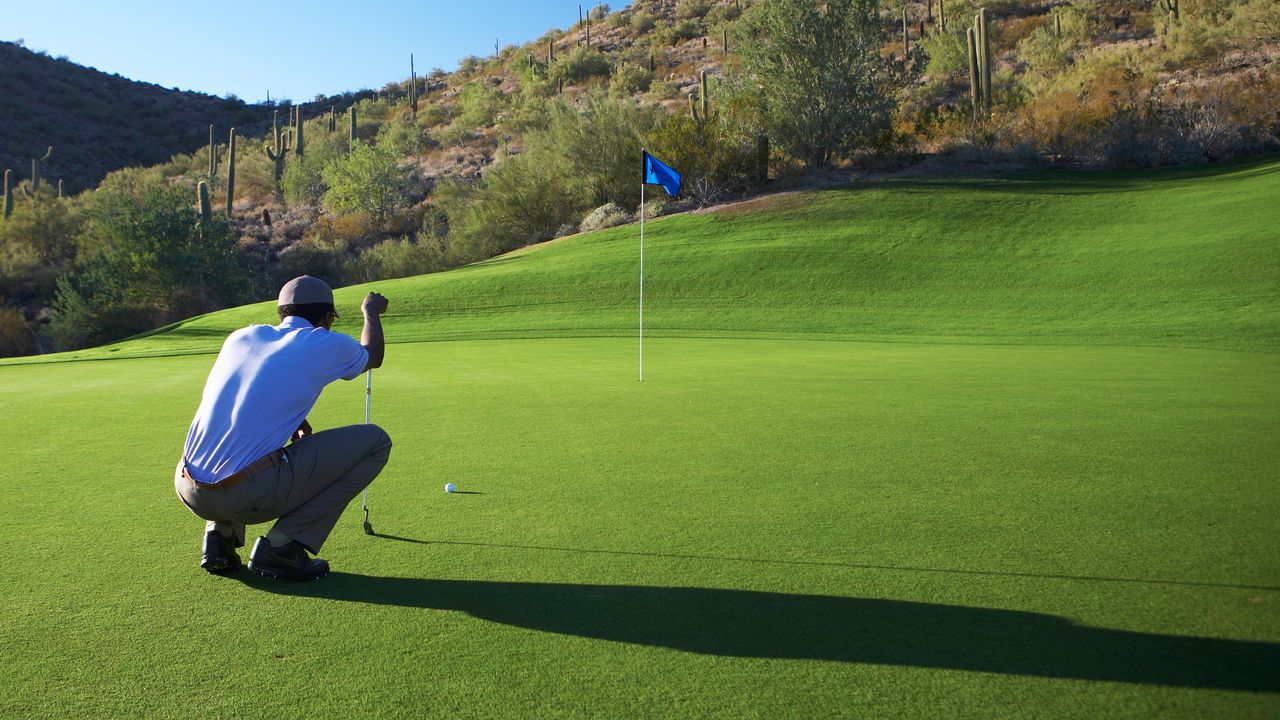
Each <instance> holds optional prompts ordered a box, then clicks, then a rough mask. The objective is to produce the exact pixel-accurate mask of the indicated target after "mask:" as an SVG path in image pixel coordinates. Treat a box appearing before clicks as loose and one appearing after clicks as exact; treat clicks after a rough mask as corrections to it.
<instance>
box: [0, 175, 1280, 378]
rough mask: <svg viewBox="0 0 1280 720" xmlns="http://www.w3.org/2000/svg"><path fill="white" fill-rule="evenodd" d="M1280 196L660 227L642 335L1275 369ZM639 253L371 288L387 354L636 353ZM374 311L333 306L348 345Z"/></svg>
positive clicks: (789, 199)
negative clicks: (1091, 352)
mask: <svg viewBox="0 0 1280 720" xmlns="http://www.w3.org/2000/svg"><path fill="white" fill-rule="evenodd" d="M1277 194H1280V162H1276V161H1274V160H1271V161H1265V162H1258V161H1254V162H1251V163H1245V164H1235V165H1228V166H1224V167H1219V168H1216V169H1215V170H1214V171H1213V172H1211V173H1208V174H1205V173H1189V172H1186V171H1164V172H1159V173H1149V172H1148V173H1111V174H1095V173H1087V174H1071V175H1068V174H1060V173H1055V174H1045V175H1023V176H1014V177H1009V178H1001V179H985V180H963V179H948V180H909V179H908V180H891V181H884V182H876V183H871V184H869V185H867V186H865V187H859V188H857V189H850V190H829V191H824V192H819V193H809V194H798V195H786V196H779V197H775V198H766V199H762V200H757V201H755V202H753V203H749V204H747V205H746V206H745V207H740V208H739V209H736V210H729V211H722V212H718V213H711V214H704V215H685V216H676V217H668V218H661V219H658V220H656V221H654V222H652V223H650V224H648V226H647V231H646V252H647V256H646V262H647V274H648V277H647V282H646V292H647V295H646V300H647V306H646V309H647V317H646V322H647V327H648V329H649V331H650V332H651V333H653V334H655V335H710V336H741V335H768V336H809V337H817V336H822V337H831V336H836V337H840V338H844V339H863V340H866V339H888V340H909V341H926V342H948V341H952V342H984V343H1070V344H1087V345H1134V344H1138V345H1176V346H1183V347H1212V348H1230V349H1241V350H1253V351H1262V352H1276V351H1280V323H1277V322H1276V321H1275V320H1276V318H1277V317H1278V316H1280V260H1278V256H1277V255H1278V254H1277V247H1276V246H1277V240H1276V235H1275V231H1274V226H1275V217H1276V215H1275V207H1274V197H1276V196H1277ZM637 246H638V228H637V227H636V226H634V225H631V226H626V227H621V228H615V229H613V230H610V231H607V232H601V233H595V234H591V235H586V236H581V237H575V238H572V239H566V240H561V241H558V242H553V243H548V244H545V245H540V246H535V247H531V248H528V249H526V250H523V251H518V252H515V253H511V254H509V255H506V256H503V257H500V258H496V259H494V260H490V261H488V262H484V263H480V264H478V265H474V266H471V267H467V268H462V269H459V270H455V271H452V272H448V273H442V274H437V275H428V276H420V277H415V278H407V279H403V280H396V281H387V282H382V283H377V287H378V289H380V290H382V291H383V292H384V293H385V294H387V295H388V296H389V297H390V298H391V299H392V303H393V304H392V313H391V316H390V317H389V318H388V325H389V327H390V328H391V331H390V333H389V334H390V337H391V339H392V341H397V342H406V341H420V340H440V339H476V338H493V337H512V336H516V337H525V336H623V335H627V334H630V333H631V332H632V330H633V328H634V327H635V324H636V312H635V305H636V282H637V273H638V247H637ZM364 291H365V288H352V289H349V290H346V291H340V292H339V293H338V298H339V303H340V305H341V306H342V307H341V308H340V309H342V310H345V311H346V313H347V316H348V318H352V319H351V320H349V321H348V322H349V323H350V324H348V325H347V326H346V327H348V328H352V327H354V326H355V323H356V319H357V318H358V312H357V311H356V307H357V303H358V302H359V298H360V297H361V296H362V293H363V292H364ZM270 318H271V308H270V304H269V303H268V304H263V305H255V306H247V307H245V308H240V309H238V310H232V311H228V312H224V313H218V314H215V315H210V316H207V317H203V318H198V319H195V320H191V321H187V322H185V323H182V324H181V325H180V326H179V327H178V328H177V329H176V330H170V331H165V332H160V333H158V334H156V335H154V336H153V337H151V338H147V339H143V340H137V341H131V342H125V343H122V344H120V345H117V346H110V347H107V348H100V349H94V350H87V351H82V352H77V353H71V354H68V355H63V356H60V357H61V358H64V359H69V358H92V357H112V356H142V355H153V354H154V355H165V354H173V353H180V352H210V351H215V350H216V349H217V347H218V344H219V343H220V342H221V339H222V338H223V337H225V335H226V333H227V332H229V331H230V330H232V329H234V328H236V327H240V326H242V325H244V324H247V323H250V322H264V321H269V320H270ZM340 327H341V326H340ZM28 361H30V360H28V359H18V360H16V362H19V363H21V362H28ZM11 362H14V361H11Z"/></svg>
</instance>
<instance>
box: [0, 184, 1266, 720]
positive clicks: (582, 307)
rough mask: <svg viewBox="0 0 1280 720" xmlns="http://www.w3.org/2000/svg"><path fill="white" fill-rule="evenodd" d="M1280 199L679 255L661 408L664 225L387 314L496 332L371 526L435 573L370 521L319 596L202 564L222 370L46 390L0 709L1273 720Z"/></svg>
mask: <svg viewBox="0 0 1280 720" xmlns="http://www.w3.org/2000/svg"><path fill="white" fill-rule="evenodd" d="M1278 169H1280V165H1278V164H1276V163H1275V162H1269V163H1261V164H1254V165H1247V166H1238V167H1235V168H1230V169H1227V170H1226V171H1224V172H1219V173H1216V174H1213V175H1210V176H1207V177H1203V178H1201V179H1199V180H1198V181H1197V180H1195V179H1194V178H1192V177H1182V176H1179V175H1178V174H1176V173H1175V174H1170V173H1161V174H1139V175H1132V176H1114V175H1107V176H1068V177H1063V176H1042V177H1039V178H1025V179H1021V180H1002V181H984V182H982V183H979V184H974V183H970V182H960V181H952V182H938V181H934V182H932V183H924V182H907V181H902V182H895V183H892V184H889V185H886V186H882V187H876V188H872V189H869V190H863V191H830V192H824V193H820V194H817V195H816V196H792V197H790V198H787V199H778V200H775V201H772V202H771V203H770V207H771V212H769V213H768V214H756V215H753V214H750V213H746V212H739V213H736V214H723V215H720V216H713V215H707V216H696V217H685V218H668V219H663V220H661V221H659V222H655V223H654V224H653V225H652V226H651V228H652V231H653V232H652V235H651V237H650V239H651V241H652V242H651V244H650V246H649V249H650V254H649V256H648V260H649V268H650V269H651V273H652V274H651V284H650V285H649V288H650V293H649V296H648V297H649V307H650V308H651V310H652V315H651V316H650V319H651V321H652V324H653V325H656V326H657V329H656V330H655V334H656V335H665V336H666V337H655V338H654V340H653V342H652V343H649V344H648V345H647V349H648V352H649V354H648V361H649V362H648V363H647V367H648V371H649V372H648V374H647V375H648V377H647V381H646V382H645V383H644V385H640V384H638V383H636V382H634V375H633V373H634V370H635V349H636V348H635V342H634V340H632V339H627V338H625V337H622V336H625V335H626V334H627V333H628V332H629V328H630V326H631V319H632V316H633V311H632V307H631V296H632V293H633V290H632V285H631V282H630V278H629V277H621V278H618V277H615V276H617V275H625V274H629V270H630V269H631V268H632V267H634V251H635V243H634V240H635V234H634V230H633V229H619V230H615V231H612V232H609V233H601V234H597V235H591V236H585V237H582V238H575V239H567V240H564V241H561V242H558V243H553V244H551V245H547V246H544V247H539V248H533V249H530V250H527V251H524V252H521V253H516V254H514V255H512V256H509V257H507V258H502V259H499V260H495V261H492V262H490V263H487V264H483V265H481V266H477V267H473V268H467V269H464V270H461V271H456V272H451V273H446V274H442V275H437V276H430V277H423V278H412V279H406V280H402V281H397V282H393V283H379V284H378V288H379V289H382V290H384V291H385V292H387V294H388V295H390V296H391V297H392V298H393V302H394V303H395V308H396V315H395V316H394V317H392V318H390V319H389V321H388V328H389V332H390V333H391V334H392V336H393V337H396V338H399V339H401V340H406V339H440V338H473V339H474V340H473V341H469V342H451V343H421V344H405V345H400V346H398V347H396V348H394V349H393V351H392V353H391V355H390V357H391V360H390V362H389V364H388V366H387V367H386V368H385V369H384V370H383V371H380V372H379V373H378V377H377V378H375V394H374V419H375V421H378V422H380V423H382V424H384V425H385V426H386V427H388V429H389V430H390V431H391V432H392V434H393V436H394V437H395V439H396V449H395V451H394V453H393V460H392V464H391V465H390V466H388V469H387V472H386V473H385V474H384V476H383V477H381V478H380V479H379V480H378V481H377V483H376V484H375V486H374V487H373V489H372V493H371V504H372V507H373V511H374V516H373V519H374V522H375V526H376V527H377V528H378V529H379V530H380V531H382V532H384V533H390V534H394V535H397V536H400V537H402V538H408V539H410V540H418V541H428V542H426V543H423V542H404V541H397V540H394V539H373V538H366V537H364V536H362V535H360V534H359V532H358V528H359V521H358V516H357V514H356V513H355V512H351V513H349V516H348V517H347V518H344V521H343V523H342V524H341V525H340V527H339V528H338V530H337V531H336V532H335V533H334V535H333V537H332V538H331V540H330V542H329V544H328V545H326V547H325V551H324V554H325V556H326V557H328V558H329V559H330V560H331V561H332V562H333V563H334V566H335V568H336V569H337V570H338V571H339V572H338V574H336V575H335V576H332V577H330V578H327V579H326V580H325V581H323V582H322V583H318V584H315V585H308V586H303V587H292V586H279V585H273V584H270V583H265V582H259V581H255V580H251V579H246V580H245V581H242V582H237V581H234V580H231V581H227V580H223V579H219V578H211V577H206V576H204V575H203V574H201V573H200V572H199V571H198V570H196V569H195V567H194V560H195V556H194V552H195V540H196V537H197V535H198V523H196V522H195V520H194V519H193V518H191V517H190V516H189V515H187V514H186V512H185V511H184V510H183V509H182V508H181V506H180V505H179V504H178V502H177V501H176V499H175V498H174V497H173V495H172V490H171V489H170V488H169V486H168V481H167V479H166V476H167V475H168V474H170V473H171V472H172V463H173V462H174V460H175V458H174V454H175V448H176V447H178V446H179V445H180V443H181V440H182V437H183V435H184V432H185V428H186V423H187V422H188V421H189V418H190V414H191V412H192V409H193V408H194V407H195V405H196V403H197V402H198V398H199V392H200V384H201V382H202V380H203V378H204V375H205V373H206V372H207V369H208V365H209V362H210V358H208V357H207V356H206V357H171V358H165V359H145V358H135V359H125V360H118V361H114V362H101V363H96V362H95V363H80V362H69V363H58V362H48V360H51V359H45V361H44V362H27V363H25V364H21V363H9V365H11V367H5V368H4V369H3V370H0V407H3V408H4V410H5V414H6V417H11V418H21V423H22V424H21V432H20V433H9V434H6V435H4V436H3V437H2V438H0V454H2V455H3V456H4V457H5V458H14V457H16V458H21V461H20V462H7V463H6V469H5V470H4V471H3V477H2V478H0V503H2V504H3V505H4V506H5V507H7V508H9V512H8V514H7V515H6V520H5V522H4V523H3V524H0V548H7V550H6V551H4V555H3V557H4V559H5V567H6V572H7V577H6V591H5V595H4V602H3V603H0V628H2V629H3V630H2V632H0V645H2V647H3V650H4V654H5V656H6V658H8V659H10V660H11V662H10V664H9V666H10V668H11V669H10V670H9V671H8V672H9V675H8V680H7V681H6V683H5V684H4V685H3V686H0V715H4V716H68V715H97V716H104V715H105V716H131V715H136V714H137V708H138V706H139V703H145V707H147V708H148V713H149V714H152V715H155V716H168V717H185V716H189V715H190V713H191V707H192V705H191V703H192V698H199V702H200V707H201V708H203V711H204V712H205V713H206V714H209V715H218V716H231V715H238V716H251V717H252V716H262V717H267V716H274V717H279V716H281V715H285V716H290V715H295V714H296V715H304V714H305V715H316V716H320V715H324V716H339V717H349V716H369V715H371V714H372V715H381V716H402V717H420V716H425V715H439V716H476V717H495V716H511V715H519V716H551V715H578V716H595V717H602V716H603V717H620V716H638V715H662V716H671V715H675V716H702V717H705V716H711V715H722V716H732V717H750V716H758V717H777V716H780V715H788V714H790V715H794V714H805V715H814V716H831V715H840V714H862V715H868V716H871V715H874V716H919V717H937V716H939V715H959V716H973V717H990V716H991V715H993V714H998V715H1001V716H1027V717H1071V716H1076V717H1098V716H1104V715H1105V716H1125V715H1127V716H1134V717H1149V716H1152V715H1156V714H1159V715H1165V716H1168V715H1174V716H1188V717H1204V716H1216V717H1222V716H1232V717H1242V716H1257V717H1265V716H1268V715H1273V714H1274V712H1275V710H1276V707H1277V700H1276V698H1277V696H1278V693H1280V671H1278V670H1277V668H1280V624H1278V623H1277V621H1276V618H1277V617H1280V564H1277V562H1276V560H1275V556H1274V552H1273V548H1272V545H1273V544H1274V543H1273V539H1274V538H1275V537H1276V536H1277V533H1278V532H1280V497H1278V496H1277V494H1276V493H1275V491H1274V488H1275V481H1276V470H1275V468H1276V467H1280V447H1277V444H1276V443H1275V438H1276V437H1278V436H1280V412H1278V411H1277V409H1276V408H1277V407H1280V358H1278V357H1277V355H1276V351H1277V349H1278V346H1277V337H1276V331H1277V327H1276V318H1277V303H1280V292H1278V289H1277V280H1276V278H1277V277H1278V276H1280V274H1278V273H1277V252H1276V245H1275V243H1276V241H1275V239H1274V238H1275V236H1274V231H1273V230H1271V228H1270V227H1269V226H1268V220H1269V219H1270V218H1274V217H1275V214H1274V210H1273V208H1272V207H1271V206H1270V205H1268V204H1267V202H1268V201H1269V199H1270V198H1271V197H1274V196H1276V189H1277V188H1276V186H1277V184H1278V183H1280V174H1278V173H1277V172H1276V171H1277V170H1278ZM1012 188H1017V189H1018V192H1012ZM894 190H897V191H899V192H894ZM981 201H988V202H989V203H990V204H989V207H990V208H991V209H990V210H989V211H987V213H986V214H985V215H984V214H982V213H979V212H978V209H979V203H980V202H981ZM907 208H914V209H916V211H917V215H912V214H911V213H908V212H906V209H907ZM963 217H968V218H971V219H973V222H975V223H976V222H977V220H976V218H985V219H984V220H983V224H980V225H979V226H978V227H977V228H976V229H974V230H973V231H970V232H964V233H953V234H948V233H947V232H946V231H945V228H947V227H949V223H955V222H957V221H958V220H959V219H961V218H963ZM1127 221H1133V222H1135V223H1136V224H1133V225H1127V226H1126V224H1125V223H1126V222H1127ZM362 292H363V289H362V288H351V289H348V290H345V291H343V292H342V293H341V295H342V299H343V300H344V302H345V304H346V307H347V308H348V311H349V312H350V310H353V309H354V303H355V301H356V299H357V298H358V296H359V295H360V294H361V293H362ZM525 305H528V307H524V306H525ZM700 307H702V308H704V309H702V310H700V309H699V308H700ZM267 311H269V307H265V306H257V307H254V308H245V309H238V310H234V311H229V312H227V313H223V314H219V315H213V316H209V317H206V318H202V319H199V320H196V321H193V322H190V323H187V324H186V325H185V326H183V327H182V328H179V329H178V330H177V331H175V332H172V333H168V334H162V335H156V336H153V337H151V338H146V339H143V340H139V341H134V342H131V343H124V344H121V345H119V346H116V347H115V348H107V349H103V350H99V351H87V352H85V353H80V354H79V355H80V356H82V357H98V358H102V357H121V356H127V355H147V354H156V355H161V354H181V353H192V352H201V351H206V350H209V349H211V348H215V347H216V345H217V343H218V341H219V340H220V338H221V335H222V333H223V332H224V331H225V330H227V329H229V328H233V327H236V326H238V325H241V324H243V323H245V322H250V321H254V320H260V319H262V317H263V314H264V312H267ZM526 334H528V335H537V336H550V335H555V334H563V335H602V336H605V337H596V338H551V337H544V338H543V339H537V340H517V339H511V338H509V337H507V336H509V335H526ZM678 335H699V336H710V335H718V336H722V337H719V338H707V337H700V338H692V337H674V336H678ZM730 335H743V336H748V337H747V338H731V337H728V336H730ZM609 336H619V337H609ZM758 336H765V337H758ZM795 336H799V337H823V338H828V339H833V340H835V339H858V340H863V341H868V340H875V339H876V338H881V339H884V338H894V339H898V340H903V341H905V342H797V341H796V340H795ZM1188 345H1196V346H1204V347H1203V348H1188V347H1186V346H1188ZM1137 346H1148V347H1137ZM1240 350H1244V351H1246V352H1240ZM52 359H56V358H52ZM14 365H17V366H14ZM362 410H363V388H361V387H358V384H353V385H339V386H336V387H334V388H332V389H331V390H330V391H329V392H328V393H326V395H325V397H324V398H322V400H321V403H320V405H319V406H318V407H317V409H316V412H315V413H313V417H312V419H313V421H315V423H316V425H317V427H328V426H333V425H335V424H341V423H346V422H351V421H352V420H355V419H357V418H359V417H360V416H361V413H362ZM122 437H125V438H127V439H126V440H125V441H122ZM104 479H106V480H107V483H108V486H107V487H106V489H105V490H104V489H103V487H104V486H103V484H102V483H103V481H104ZM446 481H454V482H457V483H458V484H459V485H460V487H461V488H462V489H464V490H469V491H474V492H477V493H480V494H472V495H453V496H445V495H443V494H442V493H440V492H439V490H438V488H439V487H440V485H442V484H443V483H444V482H446ZM193 608H195V609H194V610H193ZM193 667H194V668H207V667H213V668H217V669H216V670H214V671H212V672H210V673H209V675H210V676H211V677H214V678H223V677H226V676H231V677H232V678H233V680H229V681H223V680H220V679H219V680H213V681H212V682H213V684H214V687H221V688H223V689H222V690H214V691H210V689H209V688H210V682H211V680H210V679H208V678H206V677H205V676H204V675H202V674H201V673H200V672H199V671H196V672H193V671H192V668H193ZM232 686H234V688H235V689H234V690H232V689H231V687H232Z"/></svg>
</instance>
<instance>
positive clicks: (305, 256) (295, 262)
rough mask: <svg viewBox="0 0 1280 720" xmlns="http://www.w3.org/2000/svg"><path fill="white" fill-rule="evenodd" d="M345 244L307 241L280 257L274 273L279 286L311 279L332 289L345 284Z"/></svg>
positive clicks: (285, 251)
mask: <svg viewBox="0 0 1280 720" xmlns="http://www.w3.org/2000/svg"><path fill="white" fill-rule="evenodd" d="M347 247H348V246H347V243H346V242H344V241H342V240H338V239H325V238H308V239H305V240H303V241H302V242H298V243H294V244H293V245H290V246H289V247H287V248H285V249H284V250H283V251H281V253H280V258H279V259H280V262H279V264H278V265H277V266H276V273H277V275H278V278H279V279H280V280H281V282H284V281H286V280H288V279H290V278H295V277H298V276H299V275H311V276H312V277H318V278H320V279H321V280H324V281H325V282H327V283H329V284H330V285H332V286H334V287H338V286H341V285H346V284H348V282H350V281H349V279H348V277H347V272H348V269H349V268H348V253H347Z"/></svg>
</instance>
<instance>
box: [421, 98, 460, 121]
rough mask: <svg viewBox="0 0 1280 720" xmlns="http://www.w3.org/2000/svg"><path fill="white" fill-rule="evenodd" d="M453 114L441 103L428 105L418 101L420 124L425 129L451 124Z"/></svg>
mask: <svg viewBox="0 0 1280 720" xmlns="http://www.w3.org/2000/svg"><path fill="white" fill-rule="evenodd" d="M451 118H452V114H451V113H450V112H449V108H448V107H447V106H445V105H441V104H440V103H428V102H424V101H422V100H421V99H419V100H418V123H419V124H420V125H422V126H424V127H435V126H436V125H443V124H444V123H447V122H449V120H450V119H451Z"/></svg>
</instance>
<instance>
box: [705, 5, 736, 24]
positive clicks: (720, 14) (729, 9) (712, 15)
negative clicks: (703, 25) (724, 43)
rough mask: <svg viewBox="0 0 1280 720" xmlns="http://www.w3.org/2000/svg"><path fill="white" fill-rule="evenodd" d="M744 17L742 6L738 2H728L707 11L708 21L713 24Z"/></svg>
mask: <svg viewBox="0 0 1280 720" xmlns="http://www.w3.org/2000/svg"><path fill="white" fill-rule="evenodd" d="M740 17H742V7H741V6H740V5H738V4H737V3H726V4H724V5H717V6H715V7H713V8H711V12H709V13H707V22H708V23H710V24H712V25H724V24H725V23H730V22H733V21H734V20H737V19H738V18H740Z"/></svg>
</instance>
